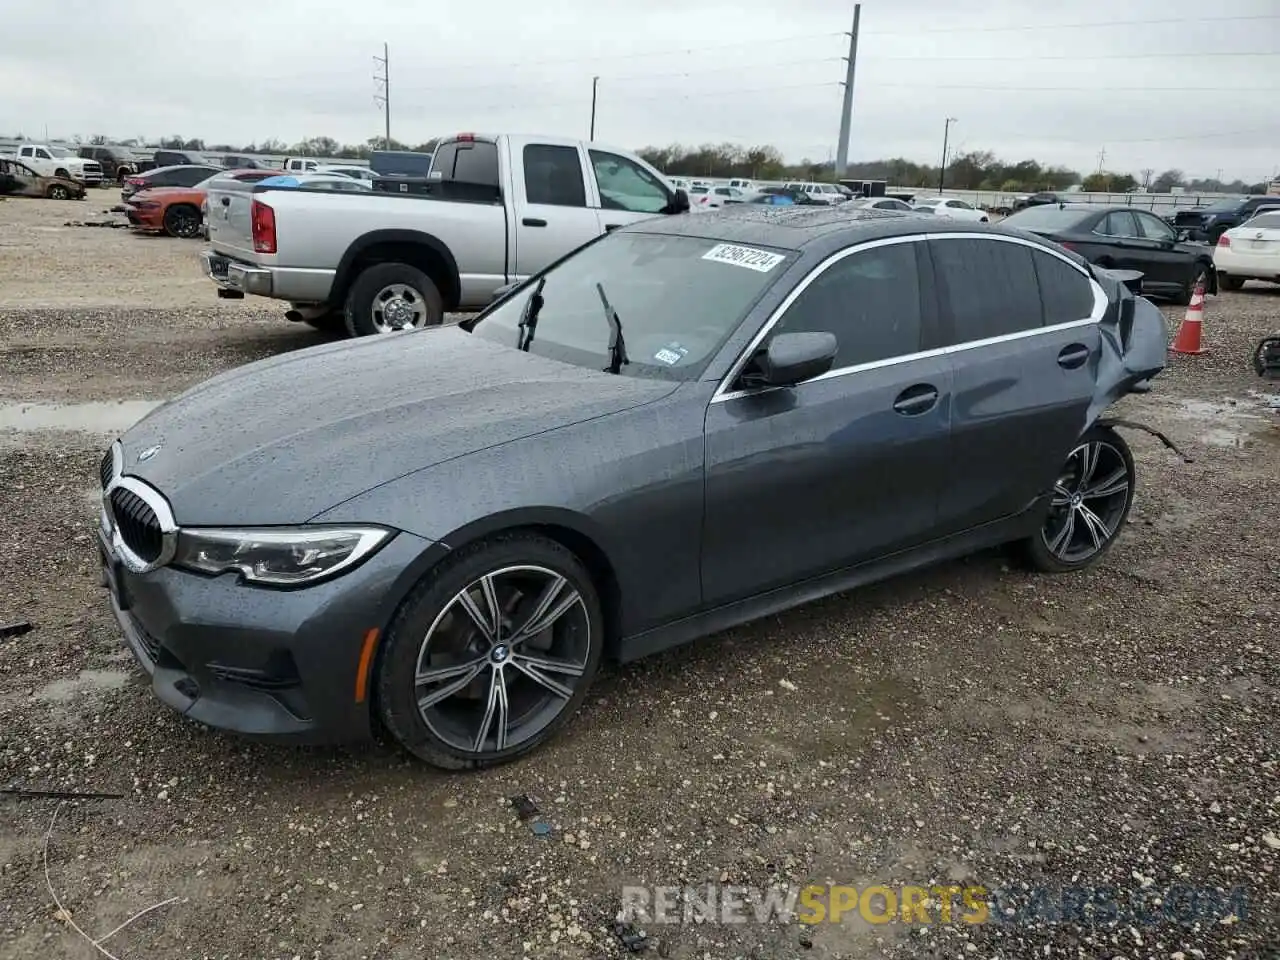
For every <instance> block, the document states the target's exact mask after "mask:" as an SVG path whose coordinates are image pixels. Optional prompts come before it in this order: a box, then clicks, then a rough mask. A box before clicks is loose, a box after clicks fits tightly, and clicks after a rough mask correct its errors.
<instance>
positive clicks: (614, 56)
mask: <svg viewBox="0 0 1280 960" xmlns="http://www.w3.org/2000/svg"><path fill="white" fill-rule="evenodd" d="M843 36H845V34H844V33H841V32H840V31H838V30H837V31H831V32H829V33H807V34H800V35H798V36H792V37H768V38H766V39H756V40H739V41H735V42H731V43H722V44H715V45H712V46H707V47H701V46H700V47H692V46H685V47H669V48H667V49H666V50H646V51H643V52H640V53H602V54H598V55H596V56H590V57H548V58H546V59H543V60H503V61H501V63H502V64H503V65H505V66H527V67H541V66H554V65H559V64H562V63H599V62H600V61H602V60H609V61H614V60H642V59H645V58H648V57H674V56H684V55H687V54H691V53H699V54H700V53H712V52H715V51H717V50H737V49H740V48H742V47H761V46H771V47H772V46H778V45H780V44H784V43H797V42H799V41H802V40H803V41H812V40H829V39H831V38H832V37H843ZM492 62H493V63H495V64H496V63H498V62H499V61H492ZM432 63H433V64H434V63H438V64H445V63H460V64H467V65H468V66H478V65H479V64H478V63H477V61H476V60H475V59H474V58H457V59H455V60H442V59H435V58H433V59H432Z"/></svg>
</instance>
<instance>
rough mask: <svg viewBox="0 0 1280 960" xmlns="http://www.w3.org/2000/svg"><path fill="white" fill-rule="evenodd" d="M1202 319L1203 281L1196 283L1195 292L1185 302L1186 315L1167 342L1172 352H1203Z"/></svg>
mask: <svg viewBox="0 0 1280 960" xmlns="http://www.w3.org/2000/svg"><path fill="white" fill-rule="evenodd" d="M1203 320H1204V281H1201V282H1200V283H1197V284H1196V290H1195V293H1193V294H1192V295H1191V303H1189V304H1187V315H1186V316H1185V317H1184V318H1183V320H1182V324H1181V325H1180V326H1179V327H1178V333H1177V335H1176V336H1175V337H1174V338H1173V343H1171V344H1169V349H1170V350H1171V351H1172V352H1173V353H1204V352H1205V348H1204V347H1203V346H1201V345H1200V333H1201V327H1202V325H1203V324H1202V321H1203Z"/></svg>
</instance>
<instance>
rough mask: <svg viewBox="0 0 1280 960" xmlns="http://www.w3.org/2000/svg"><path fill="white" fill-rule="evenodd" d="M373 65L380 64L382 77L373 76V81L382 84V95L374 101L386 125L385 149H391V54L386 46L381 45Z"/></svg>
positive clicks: (377, 95) (376, 95)
mask: <svg viewBox="0 0 1280 960" xmlns="http://www.w3.org/2000/svg"><path fill="white" fill-rule="evenodd" d="M373 60H374V62H375V63H380V64H382V76H378V75H376V74H375V75H374V77H373V79H374V80H376V81H377V82H378V83H380V84H382V93H381V94H375V95H374V98H373V99H374V100H376V101H377V102H378V103H379V104H380V105H381V106H382V113H383V117H384V119H385V120H386V124H387V142H386V147H387V149H388V150H390V149H391V52H390V51H389V50H388V49H387V45H386V44H385V43H384V44H383V45H382V56H380V57H374V58H373Z"/></svg>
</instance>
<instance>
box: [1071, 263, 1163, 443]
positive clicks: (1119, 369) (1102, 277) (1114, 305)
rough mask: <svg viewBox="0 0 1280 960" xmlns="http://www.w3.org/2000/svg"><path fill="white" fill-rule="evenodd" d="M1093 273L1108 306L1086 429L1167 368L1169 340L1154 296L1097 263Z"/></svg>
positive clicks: (1104, 315)
mask: <svg viewBox="0 0 1280 960" xmlns="http://www.w3.org/2000/svg"><path fill="white" fill-rule="evenodd" d="M1093 273H1094V278H1095V279H1096V280H1097V281H1098V283H1099V285H1101V286H1102V289H1103V290H1104V291H1105V292H1106V294H1107V300H1108V304H1107V309H1106V312H1105V313H1104V314H1103V317H1102V319H1101V320H1100V321H1099V323H1098V328H1099V333H1100V335H1101V342H1102V355H1101V357H1100V358H1099V360H1098V367H1097V374H1096V377H1095V380H1094V390H1093V397H1092V399H1091V401H1090V403H1089V409H1088V413H1087V417H1086V422H1085V429H1086V430H1087V429H1088V428H1089V427H1091V426H1092V425H1093V424H1094V423H1095V422H1096V421H1097V420H1098V418H1099V417H1100V416H1102V414H1103V412H1104V411H1106V409H1107V408H1108V407H1110V406H1111V405H1112V404H1113V403H1115V402H1116V401H1117V400H1119V399H1120V398H1121V397H1123V396H1125V395H1127V394H1130V393H1142V392H1145V391H1146V390H1148V389H1150V386H1151V383H1150V381H1151V380H1152V379H1153V378H1154V377H1156V375H1157V374H1159V373H1160V372H1161V371H1162V370H1164V368H1165V365H1166V356H1167V354H1166V351H1167V349H1168V342H1169V338H1168V329H1167V327H1166V326H1165V319H1164V314H1163V313H1161V312H1160V310H1159V309H1158V308H1157V307H1156V306H1155V304H1153V303H1152V302H1151V301H1150V300H1148V299H1146V298H1145V297H1142V296H1135V295H1134V293H1133V292H1132V290H1131V289H1130V287H1129V286H1128V284H1129V283H1131V282H1132V278H1131V277H1129V276H1123V275H1121V276H1117V275H1115V274H1112V273H1111V272H1110V271H1107V270H1103V269H1100V268H1097V267H1095V268H1094V270H1093Z"/></svg>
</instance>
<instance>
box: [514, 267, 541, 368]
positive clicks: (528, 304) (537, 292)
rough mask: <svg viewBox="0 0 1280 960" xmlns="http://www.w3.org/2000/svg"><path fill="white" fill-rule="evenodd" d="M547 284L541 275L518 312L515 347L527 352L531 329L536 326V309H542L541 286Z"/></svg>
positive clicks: (531, 338)
mask: <svg viewBox="0 0 1280 960" xmlns="http://www.w3.org/2000/svg"><path fill="white" fill-rule="evenodd" d="M546 285H547V278H546V276H543V277H542V278H541V279H540V280H539V281H538V285H537V286H536V287H534V288H533V293H531V294H529V299H528V300H526V301H525V302H524V310H523V311H521V313H520V323H519V333H517V334H516V349H517V350H523V351H525V352H526V353H528V352H529V344H531V343H533V331H534V330H535V329H537V326H538V311H539V310H541V309H542V288H543V287H545V286H546Z"/></svg>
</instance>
